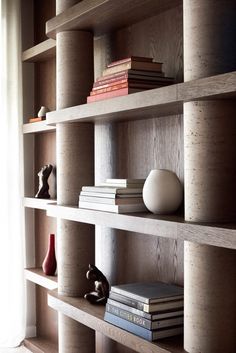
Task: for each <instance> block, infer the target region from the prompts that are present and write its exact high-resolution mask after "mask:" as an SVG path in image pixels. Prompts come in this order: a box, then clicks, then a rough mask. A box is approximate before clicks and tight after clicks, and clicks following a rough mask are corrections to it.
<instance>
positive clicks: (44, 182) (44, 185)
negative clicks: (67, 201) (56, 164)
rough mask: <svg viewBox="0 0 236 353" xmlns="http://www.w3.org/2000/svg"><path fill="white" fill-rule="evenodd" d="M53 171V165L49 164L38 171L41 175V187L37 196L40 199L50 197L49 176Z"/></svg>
mask: <svg viewBox="0 0 236 353" xmlns="http://www.w3.org/2000/svg"><path fill="white" fill-rule="evenodd" d="M51 171H52V165H51V164H47V165H45V166H43V167H42V168H41V169H40V171H39V172H38V176H39V189H38V192H37V194H36V195H35V197H37V198H39V199H50V195H49V192H48V190H49V185H48V178H49V175H50V174H51Z"/></svg>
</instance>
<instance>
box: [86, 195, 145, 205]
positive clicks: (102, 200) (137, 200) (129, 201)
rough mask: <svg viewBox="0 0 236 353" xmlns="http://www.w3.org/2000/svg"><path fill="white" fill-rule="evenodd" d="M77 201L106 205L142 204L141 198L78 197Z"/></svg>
mask: <svg viewBox="0 0 236 353" xmlns="http://www.w3.org/2000/svg"><path fill="white" fill-rule="evenodd" d="M79 201H82V202H92V203H104V204H108V205H127V204H128V205H132V204H140V203H142V204H143V198H142V197H133V198H130V197H129V198H113V199H111V198H107V197H94V196H83V195H81V196H80V197H79Z"/></svg>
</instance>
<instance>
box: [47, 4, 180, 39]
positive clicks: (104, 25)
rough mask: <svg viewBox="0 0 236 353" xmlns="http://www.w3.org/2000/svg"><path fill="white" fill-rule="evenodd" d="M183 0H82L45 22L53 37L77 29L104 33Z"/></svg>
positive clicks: (98, 33)
mask: <svg viewBox="0 0 236 353" xmlns="http://www.w3.org/2000/svg"><path fill="white" fill-rule="evenodd" d="M181 3H182V1H180V0H159V1H158V2H157V1H156V0H120V1H114V0H83V1H81V2H80V3H78V4H76V5H74V6H72V7H70V8H69V9H67V10H65V11H64V12H63V13H61V14H59V15H58V16H56V17H54V18H52V19H50V20H49V21H48V22H47V23H46V34H47V36H48V37H50V38H54V39H55V37H56V33H58V32H61V31H70V30H75V29H77V30H78V29H81V30H90V31H93V32H94V34H95V36H96V35H101V34H104V33H106V32H108V31H111V30H115V29H118V28H121V27H125V26H128V25H131V24H133V23H136V22H138V21H140V20H143V19H145V18H148V17H151V16H154V15H156V14H158V13H160V12H162V11H165V10H167V9H169V8H171V7H175V6H177V5H179V4H181Z"/></svg>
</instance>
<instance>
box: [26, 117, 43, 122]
mask: <svg viewBox="0 0 236 353" xmlns="http://www.w3.org/2000/svg"><path fill="white" fill-rule="evenodd" d="M43 120H46V118H41V117H40V118H30V119H29V123H36V122H38V121H43Z"/></svg>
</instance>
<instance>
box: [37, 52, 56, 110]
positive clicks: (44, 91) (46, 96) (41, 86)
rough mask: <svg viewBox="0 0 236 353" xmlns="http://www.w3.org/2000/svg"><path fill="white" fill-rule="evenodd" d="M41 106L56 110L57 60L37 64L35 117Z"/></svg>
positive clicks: (52, 59)
mask: <svg viewBox="0 0 236 353" xmlns="http://www.w3.org/2000/svg"><path fill="white" fill-rule="evenodd" d="M41 106H45V107H47V108H48V109H49V110H55V109H56V58H51V59H49V60H46V61H42V62H37V63H36V64H35V116H37V113H38V111H39V109H40V107H41Z"/></svg>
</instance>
